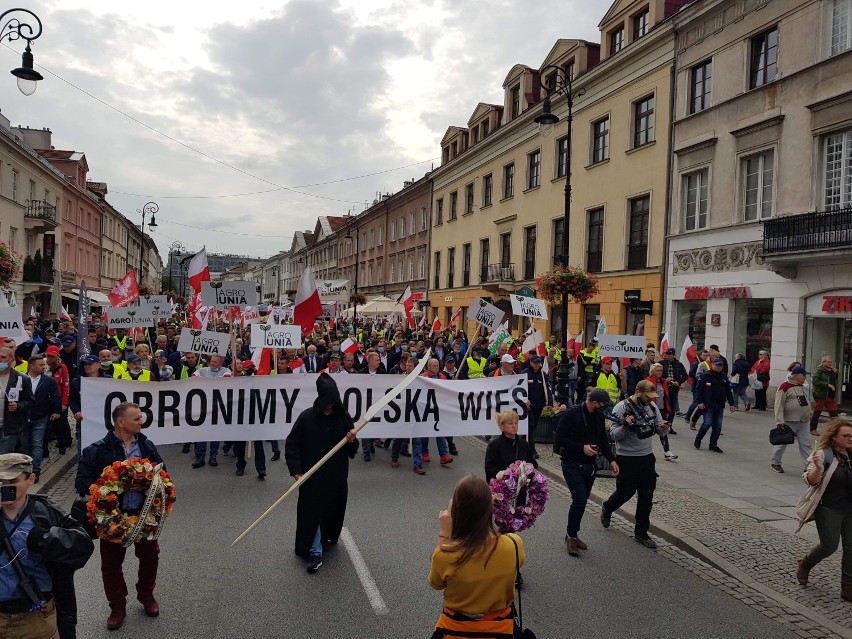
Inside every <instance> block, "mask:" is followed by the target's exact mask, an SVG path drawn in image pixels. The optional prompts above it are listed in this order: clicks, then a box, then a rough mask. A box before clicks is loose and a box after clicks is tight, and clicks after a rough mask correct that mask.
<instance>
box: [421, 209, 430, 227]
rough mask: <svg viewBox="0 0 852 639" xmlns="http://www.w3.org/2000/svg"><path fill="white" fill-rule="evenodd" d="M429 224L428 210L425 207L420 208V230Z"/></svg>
mask: <svg viewBox="0 0 852 639" xmlns="http://www.w3.org/2000/svg"><path fill="white" fill-rule="evenodd" d="M428 225H429V211H428V210H426V207H425V206H424V207H422V208H421V209H420V230H421V231H425V230H426V229H427V227H428Z"/></svg>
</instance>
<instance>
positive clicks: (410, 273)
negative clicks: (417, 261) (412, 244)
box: [408, 255, 414, 282]
mask: <svg viewBox="0 0 852 639" xmlns="http://www.w3.org/2000/svg"><path fill="white" fill-rule="evenodd" d="M413 280H414V256H413V255H410V256H409V257H408V281H409V282H411V281H413Z"/></svg>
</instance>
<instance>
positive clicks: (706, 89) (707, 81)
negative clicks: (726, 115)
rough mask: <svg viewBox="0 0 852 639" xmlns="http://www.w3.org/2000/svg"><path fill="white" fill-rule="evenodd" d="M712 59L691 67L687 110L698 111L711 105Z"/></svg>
mask: <svg viewBox="0 0 852 639" xmlns="http://www.w3.org/2000/svg"><path fill="white" fill-rule="evenodd" d="M712 91H713V61H712V60H705V61H704V62H702V63H701V64H697V65H695V66H694V67H692V70H691V71H690V80H689V112H690V113H698V112H699V111H703V110H704V109H706V108H707V107H710V106H712V105H713V102H712V101H711V99H710V95H711V93H712Z"/></svg>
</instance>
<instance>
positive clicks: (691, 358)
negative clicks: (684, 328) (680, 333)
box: [680, 335, 698, 370]
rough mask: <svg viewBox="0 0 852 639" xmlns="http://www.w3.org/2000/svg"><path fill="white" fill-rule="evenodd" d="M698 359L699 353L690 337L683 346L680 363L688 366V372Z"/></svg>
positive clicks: (687, 337)
mask: <svg viewBox="0 0 852 639" xmlns="http://www.w3.org/2000/svg"><path fill="white" fill-rule="evenodd" d="M697 359H698V353H696V352H695V346H694V345H693V344H692V339H691V338H690V337H689V335H687V336H686V339H685V340H683V346H682V347H681V349H680V361H681V362H682V363H683V365H684V366H686V370H689V367H690V366H692V365H693V364H694V363H695V360H697Z"/></svg>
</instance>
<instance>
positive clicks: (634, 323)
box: [624, 305, 646, 337]
mask: <svg viewBox="0 0 852 639" xmlns="http://www.w3.org/2000/svg"><path fill="white" fill-rule="evenodd" d="M624 312H625V315H626V317H625V321H624V326H625V327H626V329H627V334H628V335H642V336H643V337H644V335H645V317H646V316H645V314H644V313H642V314H638V313H631V312H630V306H628V305H625V307H624Z"/></svg>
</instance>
